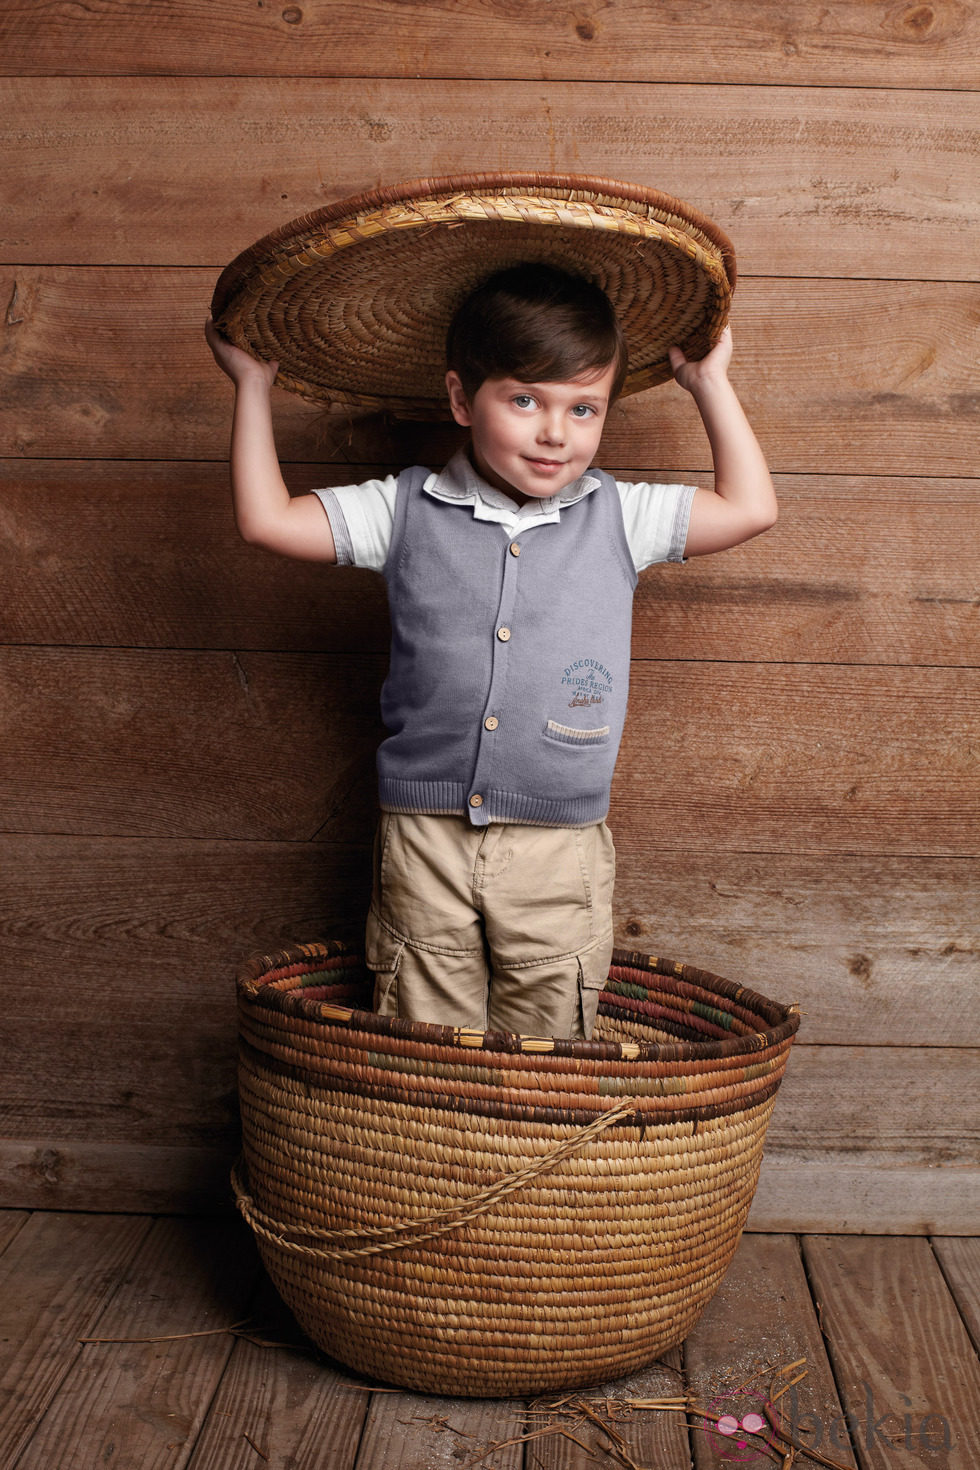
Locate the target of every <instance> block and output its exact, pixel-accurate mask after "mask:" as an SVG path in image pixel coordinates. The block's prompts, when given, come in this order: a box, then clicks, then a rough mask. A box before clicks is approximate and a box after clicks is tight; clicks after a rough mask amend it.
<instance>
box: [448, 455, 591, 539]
mask: <svg viewBox="0 0 980 1470" xmlns="http://www.w3.org/2000/svg"><path fill="white" fill-rule="evenodd" d="M600 483H601V482H600V481H599V480H598V479H597V478H596V476H595V475H590V474H585V475H580V476H579V478H578V479H577V480H572V482H571V483H570V484H568V485H565V486H564V487H563V488H562V489H561V490H559V491H558V493H557V495H549V496H548V497H547V498H546V499H543V500H529V501H528V502H527V503H526V504H525V505H523V506H520V507H518V506H517V505H516V503H515V502H514V501H513V500H511V498H510V496H509V495H505V494H504V493H503V491H502V490H497V489H495V488H494V486H493V485H488V484H487V482H486V480H484V478H483V476H482V475H480V474H478V473H477V471H476V470H475V469H474V468H473V465H472V463H471V461H470V457H469V454H468V453H467V452H466V450H465V449H458V450H457V451H456V453H455V454H454V455H453V457H452V459H451V460H450V461H449V463H448V464H447V465H446V467H445V469H444V470H441V471H440V472H439V474H438V475H436V477H435V479H434V480H433V481H432V482H431V483H430V484H428V485H427V486H426V487H425V488H426V493H427V494H429V495H431V496H433V497H434V499H436V500H445V501H448V502H450V503H454V504H457V505H464V504H467V503H469V504H470V505H471V506H472V507H473V515H474V517H475V518H476V519H477V520H496V519H497V518H498V516H499V514H500V512H502V511H503V512H506V513H508V514H509V515H514V514H515V513H516V514H518V515H520V516H521V518H522V519H526V520H529V521H533V520H534V519H535V518H537V517H543V516H547V517H548V519H549V520H557V519H558V516H559V514H560V513H561V511H562V510H563V509H564V507H565V506H567V505H574V504H575V502H576V501H577V500H582V499H584V497H585V496H586V495H590V494H591V493H592V491H593V490H597V489H598V488H599V485H600ZM488 512H489V514H488Z"/></svg>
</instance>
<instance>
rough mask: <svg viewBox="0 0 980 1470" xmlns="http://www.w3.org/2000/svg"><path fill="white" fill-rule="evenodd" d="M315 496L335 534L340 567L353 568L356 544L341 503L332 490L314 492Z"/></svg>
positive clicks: (335, 546) (334, 538)
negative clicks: (352, 538)
mask: <svg viewBox="0 0 980 1470" xmlns="http://www.w3.org/2000/svg"><path fill="white" fill-rule="evenodd" d="M313 494H314V495H317V496H319V498H320V504H321V505H322V506H323V508H324V510H325V511H326V513H327V520H328V521H329V522H330V529H331V531H332V532H333V544H334V548H335V550H336V552H337V565H338V567H352V566H353V565H354V543H353V542H352V540H351V535H350V531H349V530H348V527H347V518H346V516H345V515H344V512H343V510H342V509H341V506H340V501H339V500H338V499H337V497H336V495H335V494H334V493H333V491H332V490H314V491H313Z"/></svg>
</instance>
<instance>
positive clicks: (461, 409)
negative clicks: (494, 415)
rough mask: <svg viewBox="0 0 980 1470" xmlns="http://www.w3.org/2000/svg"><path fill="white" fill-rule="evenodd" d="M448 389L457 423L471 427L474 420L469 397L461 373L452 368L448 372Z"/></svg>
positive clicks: (450, 404)
mask: <svg viewBox="0 0 980 1470" xmlns="http://www.w3.org/2000/svg"><path fill="white" fill-rule="evenodd" d="M446 391H447V393H448V394H449V407H450V409H451V410H452V415H453V418H454V419H455V420H456V422H457V424H462V425H463V427H464V428H469V426H470V424H471V423H472V422H473V415H472V414H471V413H470V405H469V399H468V398H467V397H466V390H465V389H464V387H463V382H462V379H461V378H460V376H459V373H457V372H455V371H454V369H452V368H450V370H449V372H448V373H447V374H446Z"/></svg>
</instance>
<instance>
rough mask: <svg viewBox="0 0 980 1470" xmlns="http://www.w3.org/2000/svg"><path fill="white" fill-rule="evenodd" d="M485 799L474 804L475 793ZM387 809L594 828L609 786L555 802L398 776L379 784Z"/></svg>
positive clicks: (477, 821)
mask: <svg viewBox="0 0 980 1470" xmlns="http://www.w3.org/2000/svg"><path fill="white" fill-rule="evenodd" d="M474 795H477V796H479V797H480V798H481V800H480V801H479V803H478V804H477V805H476V806H474V805H472V797H473V796H474ZM378 797H379V801H380V804H381V809H382V811H386V812H411V813H413V814H415V815H431V816H439V815H453V816H465V817H468V818H469V820H470V822H471V823H472V824H473V826H474V827H485V826H487V825H488V824H489V823H490V822H516V823H518V824H519V825H520V826H524V827H592V826H594V825H595V823H596V822H602V821H604V820H605V818H606V816H607V815H608V812H609V789H608V787H607V788H605V789H604V790H602V791H595V792H589V793H588V794H587V795H584V796H579V797H576V798H575V799H574V800H570V801H551V800H548V799H546V798H544V797H541V796H530V795H528V794H526V793H523V792H520V791H498V790H495V789H494V788H493V787H491V788H490V790H489V791H478V792H469V791H467V790H466V788H465V787H464V786H461V785H459V784H458V783H457V782H454V781H398V780H394V779H392V778H388V779H383V780H382V781H381V782H380V783H379V787H378Z"/></svg>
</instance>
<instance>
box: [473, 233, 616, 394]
mask: <svg viewBox="0 0 980 1470" xmlns="http://www.w3.org/2000/svg"><path fill="white" fill-rule="evenodd" d="M611 362H615V363H616V367H617V372H616V377H615V380H614V382H613V387H612V392H611V394H610V400H609V401H610V403H612V402H613V400H614V399H615V398H616V397H617V395H618V394H619V392H620V390H621V389H622V386H623V381H624V379H625V377H626V369H627V367H628V363H629V358H628V352H627V346H626V339H625V337H624V335H623V329H622V327H621V326H620V324H619V321H618V319H617V317H616V313H615V312H614V311H613V308H612V304H611V303H610V300H609V297H608V296H607V295H606V293H605V292H604V291H603V290H602V289H601V288H600V287H599V286H596V285H594V284H593V282H591V281H589V280H586V279H585V277H584V276H577V275H572V274H571V273H570V272H568V271H564V270H559V269H558V268H557V267H555V266H550V265H543V264H536V263H530V262H529V263H528V264H526V265H516V266H510V267H508V268H507V269H506V270H501V271H497V272H495V274H494V275H492V276H490V277H489V278H488V279H487V280H486V281H484V282H483V283H482V284H481V285H479V286H477V288H476V290H475V291H473V292H472V293H471V295H469V296H468V297H467V298H466V300H465V301H464V302H463V303H462V304H461V305H460V306H459V307H458V308H457V311H456V313H455V315H454V317H453V319H452V321H451V322H450V324H449V333H448V335H447V338H446V366H447V367H448V368H450V369H452V370H453V371H455V372H457V373H458V374H459V377H460V381H461V382H462V384H463V391H464V392H465V394H466V396H467V398H468V399H470V400H472V398H473V395H474V394H475V393H476V391H477V389H478V388H479V387H480V385H481V384H482V383H485V382H486V380H487V379H488V378H516V379H517V381H518V382H520V383H567V382H568V381H569V379H571V378H577V377H579V376H580V375H582V374H585V373H587V372H589V371H590V370H593V369H594V370H595V372H596V373H597V374H598V373H601V372H602V370H603V369H604V368H606V367H608V366H609V364H610V363H611Z"/></svg>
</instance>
